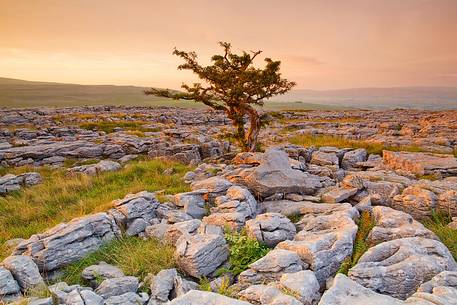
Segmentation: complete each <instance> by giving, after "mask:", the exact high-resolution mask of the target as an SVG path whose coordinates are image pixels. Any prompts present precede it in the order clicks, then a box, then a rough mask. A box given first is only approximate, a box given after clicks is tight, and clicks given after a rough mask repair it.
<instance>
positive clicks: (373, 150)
mask: <svg viewBox="0 0 457 305" xmlns="http://www.w3.org/2000/svg"><path fill="white" fill-rule="evenodd" d="M289 142H290V143H292V144H296V145H302V146H305V147H310V146H314V147H322V146H333V147H339V148H365V149H366V150H367V152H368V153H369V154H377V155H382V151H383V150H391V151H410V152H423V151H425V150H424V149H423V148H421V147H420V146H417V145H403V146H388V145H384V144H381V143H372V142H366V141H358V140H350V139H346V138H343V137H339V136H331V135H317V136H315V135H308V134H304V135H295V136H292V137H291V138H290V139H289Z"/></svg>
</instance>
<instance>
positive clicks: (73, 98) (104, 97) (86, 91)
mask: <svg viewBox="0 0 457 305" xmlns="http://www.w3.org/2000/svg"><path fill="white" fill-rule="evenodd" d="M144 89H146V88H144V87H135V86H114V85H76V84H62V83H48V82H35V81H24V80H18V79H11V78H0V106H6V107H35V106H60V107H63V106H80V105H144V106H148V105H149V106H161V105H170V104H173V105H180V106H183V107H196V106H197V107H198V106H199V105H198V104H196V103H192V102H184V101H170V100H168V99H163V98H158V97H153V96H146V95H144V94H143V90H144Z"/></svg>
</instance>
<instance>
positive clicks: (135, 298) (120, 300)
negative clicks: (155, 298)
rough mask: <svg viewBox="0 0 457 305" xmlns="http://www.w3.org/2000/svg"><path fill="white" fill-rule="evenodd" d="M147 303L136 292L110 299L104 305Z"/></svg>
mask: <svg viewBox="0 0 457 305" xmlns="http://www.w3.org/2000/svg"><path fill="white" fill-rule="evenodd" d="M144 303H145V301H144V300H143V298H142V297H140V296H139V295H137V294H136V293H134V292H126V293H124V294H121V295H116V296H112V297H109V298H108V299H107V300H105V303H104V305H138V304H140V305H142V304H144Z"/></svg>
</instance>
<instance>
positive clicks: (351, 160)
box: [341, 148, 367, 170]
mask: <svg viewBox="0 0 457 305" xmlns="http://www.w3.org/2000/svg"><path fill="white" fill-rule="evenodd" d="M366 160H367V151H366V150H365V149H364V148H359V149H355V150H351V151H348V152H347V153H345V154H344V156H343V159H342V161H341V167H342V168H343V169H346V170H352V169H354V168H357V167H358V165H357V164H358V163H359V162H365V161H366Z"/></svg>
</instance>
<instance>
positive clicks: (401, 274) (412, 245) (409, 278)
mask: <svg viewBox="0 0 457 305" xmlns="http://www.w3.org/2000/svg"><path fill="white" fill-rule="evenodd" d="M442 271H457V263H456V262H455V261H454V258H453V257H452V255H451V253H450V252H449V250H448V249H447V248H446V246H444V245H443V244H442V243H441V242H439V241H437V240H433V239H427V238H421V237H409V238H402V239H395V240H391V241H388V242H384V243H381V244H379V245H377V246H374V247H372V248H370V249H369V250H368V251H367V252H365V254H363V255H362V257H360V259H359V261H358V263H357V264H356V265H355V266H354V267H353V268H351V269H350V270H349V273H348V275H349V277H350V278H351V279H353V280H355V281H356V282H358V283H359V284H361V285H363V286H364V287H367V288H370V289H372V290H375V291H377V292H380V293H382V294H387V295H390V296H393V297H396V298H399V299H403V300H404V299H406V298H407V297H409V296H411V295H412V294H413V293H414V292H415V291H416V290H417V288H418V287H419V286H420V285H421V284H422V283H424V282H426V281H429V280H430V279H432V278H433V277H434V276H435V275H437V274H438V273H440V272H442Z"/></svg>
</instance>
